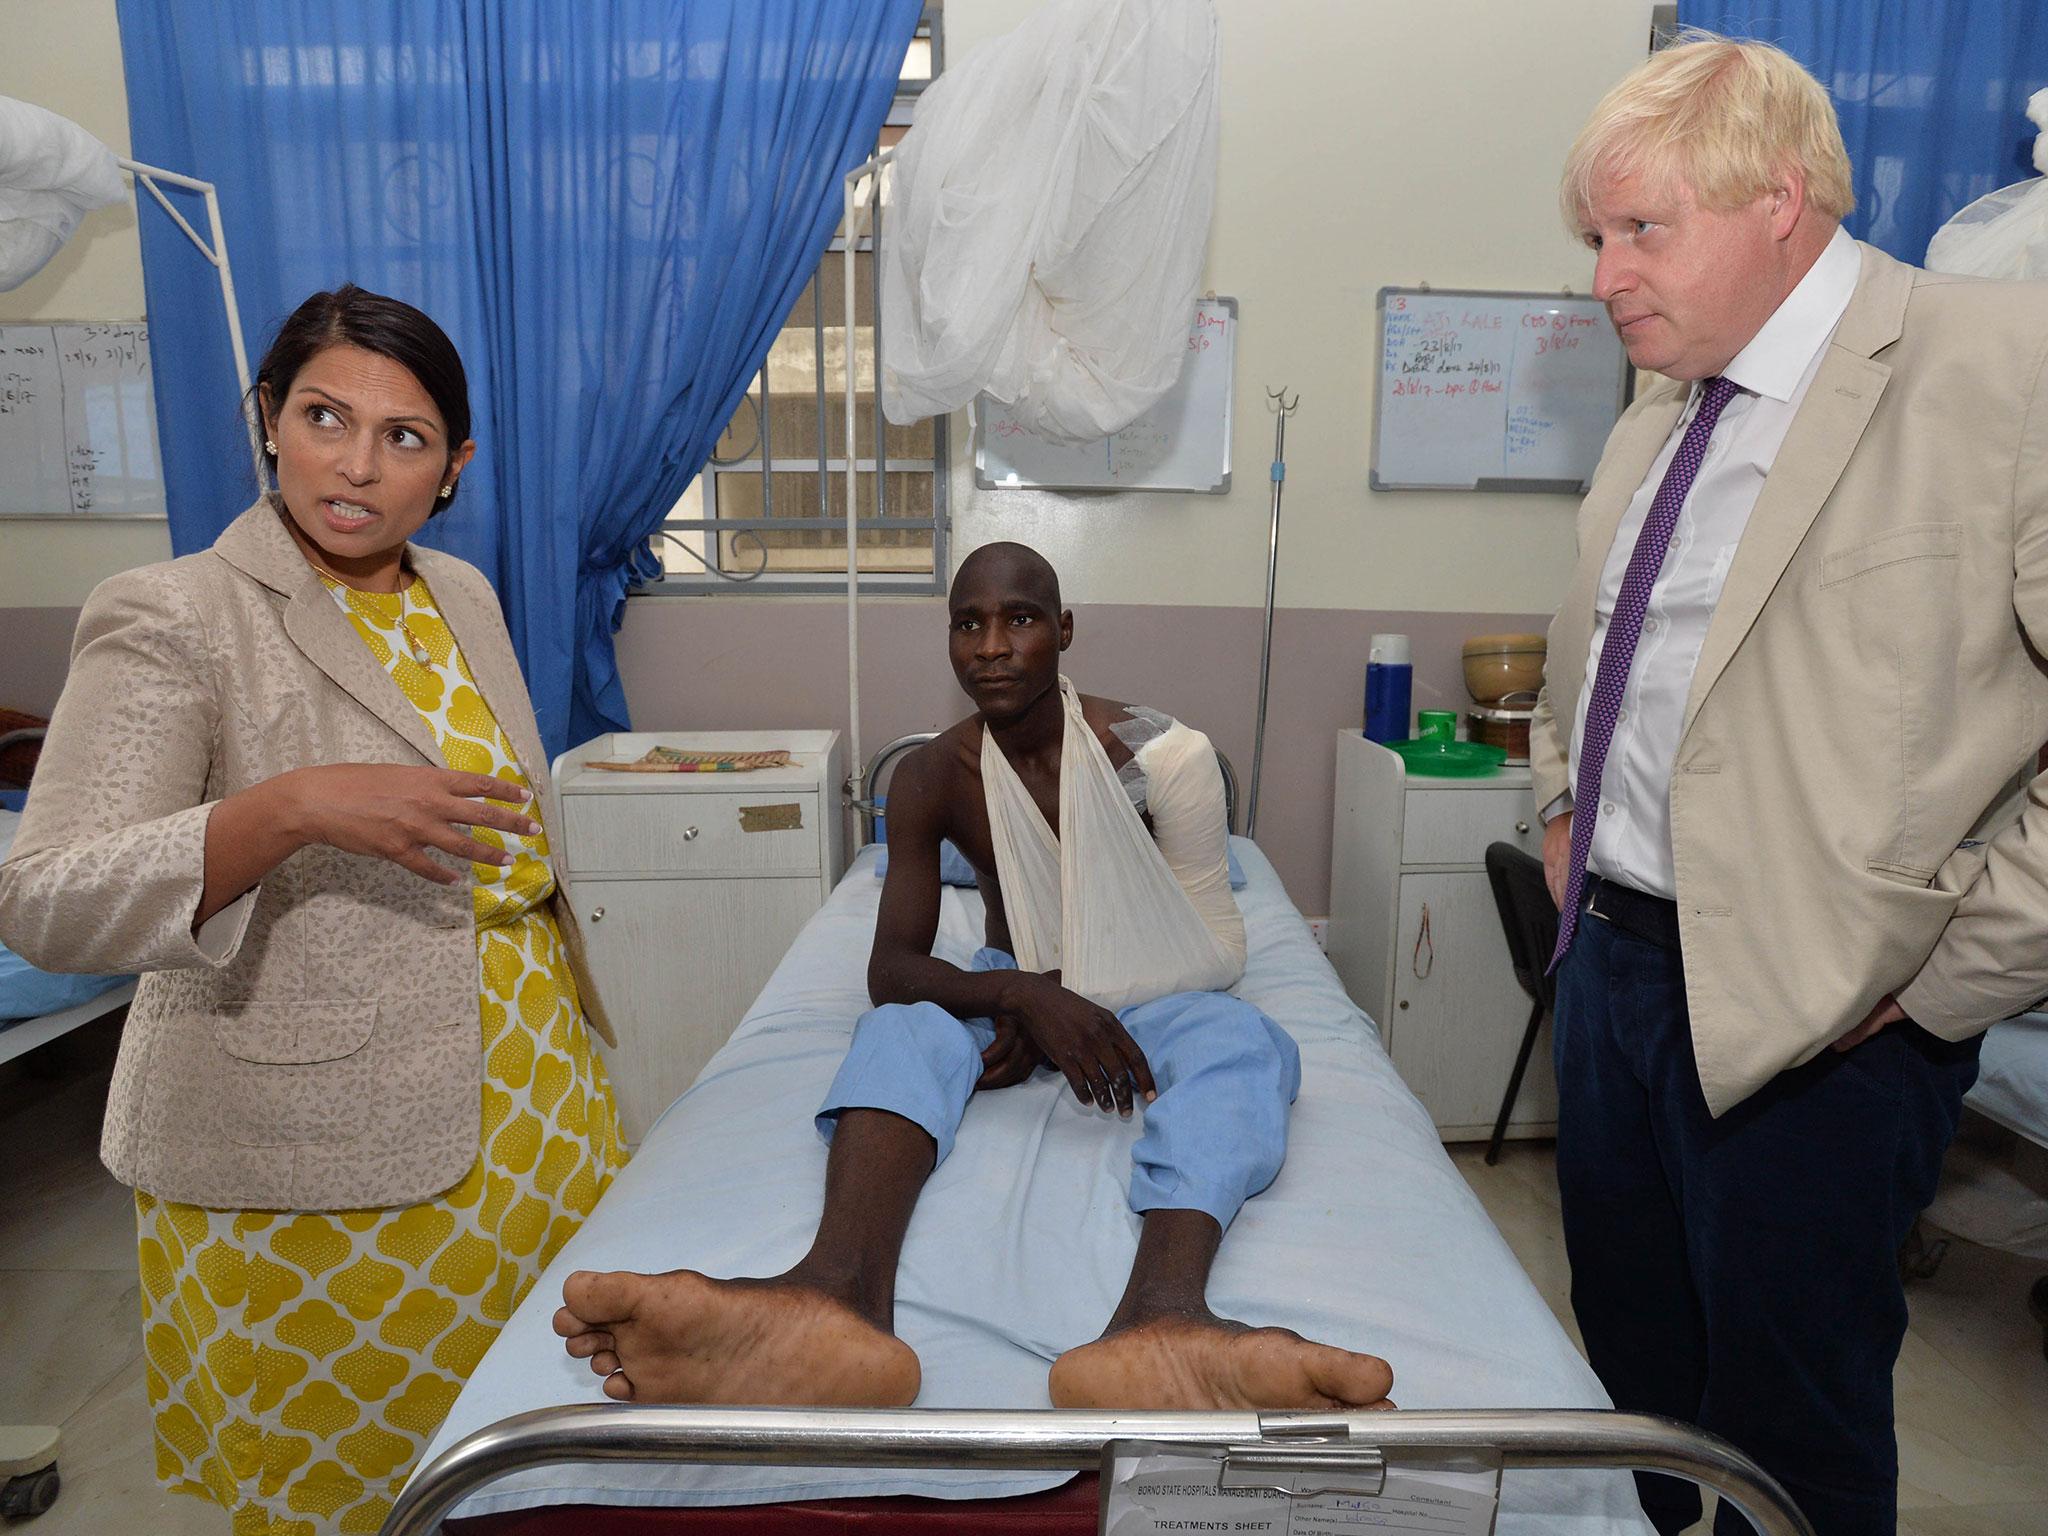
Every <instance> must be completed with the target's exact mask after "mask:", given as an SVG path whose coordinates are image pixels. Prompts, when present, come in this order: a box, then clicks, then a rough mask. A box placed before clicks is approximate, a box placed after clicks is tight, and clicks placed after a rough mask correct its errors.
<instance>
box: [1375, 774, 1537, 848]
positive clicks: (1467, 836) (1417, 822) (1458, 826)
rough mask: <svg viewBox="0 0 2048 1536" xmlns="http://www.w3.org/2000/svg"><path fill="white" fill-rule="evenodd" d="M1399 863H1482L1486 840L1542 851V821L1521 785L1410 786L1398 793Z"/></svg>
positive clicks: (1487, 841) (1527, 792)
mask: <svg viewBox="0 0 2048 1536" xmlns="http://www.w3.org/2000/svg"><path fill="white" fill-rule="evenodd" d="M1402 803H1403V804H1404V806H1405V807H1406V814H1405V815H1404V817H1403V820H1402V826H1401V862H1402V863H1403V864H1405V865H1417V864H1483V863H1485V862H1486V845H1487V844H1488V843H1513V844H1514V845H1515V846H1516V847H1518V848H1520V849H1522V850H1524V851H1525V852H1528V853H1533V854H1537V855H1539V856H1540V855H1541V854H1542V852H1543V825H1542V823H1541V822H1540V821H1539V820H1538V819H1537V817H1536V807H1535V806H1534V804H1532V803H1531V801H1530V798H1529V791H1527V790H1526V789H1434V790H1432V789H1414V788H1410V789H1409V791H1408V793H1407V794H1406V795H1405V796H1403V800H1402Z"/></svg>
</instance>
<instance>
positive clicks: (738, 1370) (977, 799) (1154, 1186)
mask: <svg viewBox="0 0 2048 1536" xmlns="http://www.w3.org/2000/svg"><path fill="white" fill-rule="evenodd" d="M950 606H951V619H952V622H951V642H950V644H951V653H952V662H953V670H954V673H955V675H956V676H957V677H958V678H959V680H960V686H961V687H962V688H963V689H965V690H966V692H967V695H968V697H969V698H971V699H972V700H973V701H974V704H975V713H974V714H972V715H970V716H969V717H968V718H967V719H965V720H963V721H961V722H960V723H959V724H958V725H955V726H954V727H953V728H952V729H951V730H949V731H947V732H945V733H944V734H943V735H941V736H940V737H939V738H938V739H937V740H935V741H933V742H932V743H930V744H929V745H928V746H926V747H924V748H922V749H920V750H919V751H918V752H916V753H915V754H913V755H912V756H910V757H909V758H907V759H905V760H904V762H903V764H902V766H901V767H900V768H899V769H898V770H897V772H896V774H895V776H894V778H893V779H892V781H891V783H890V792H889V860H890V862H889V870H888V878H887V883H886V884H885V885H884V887H883V890H882V904H881V917H880V921H879V923H878V925H877V928H876V933H875V947H874V952H873V957H872V959H871V961H870V963H869V968H868V987H869V991H870V992H871V994H872V995H873V998H874V1000H875V1002H876V1004H877V1005H878V1006H876V1007H875V1008H874V1009H873V1010H872V1011H871V1012H869V1013H867V1014H866V1015H864V1016H863V1017H862V1018H861V1020H860V1021H859V1024H858V1025H857V1027H856V1028H855V1030H854V1036H853V1044H852V1046H851V1048H850V1049H849V1050H848V1052H847V1056H846V1060H845V1063H844V1065H843V1066H842V1067H841V1069H840V1071H839V1075H838V1078H837V1079H836V1080H835V1081H834V1083H833V1085H832V1089H831V1092H830V1094H829V1095H828V1096H827V1098H826V1100H825V1103H824V1106H823V1108H822V1109H821V1110H820V1111H819V1113H818V1129H819V1132H820V1134H821V1135H823V1136H824V1137H825V1138H826V1139H827V1140H828V1141H829V1142H830V1143H831V1152H830V1154H829V1156H828V1158H827V1162H826V1170H825V1208H824V1214H823V1216H822V1218H821V1219H820V1221H819V1225H818V1232H817V1237H816V1239H815V1240H814V1242H813V1244H812V1246H811V1250H810V1252H809V1253H807V1254H806V1255H805V1256H804V1257H803V1258H802V1259H801V1260H800V1261H799V1262H798V1263H797V1264H796V1266H795V1267H794V1268H793V1269H790V1270H788V1271H786V1272H785V1273H783V1274H780V1275H776V1276H772V1277H769V1278H765V1279H732V1280H716V1279H711V1278H708V1277H706V1276H704V1275H701V1274H698V1273H696V1272H694V1271H691V1270H675V1271H671V1272H670V1273H668V1274H664V1275H641V1274H630V1273H610V1274H595V1273H591V1272H588V1271H581V1272H578V1273H576V1274H573V1275H571V1276H570V1277H569V1279H568V1281H567V1283H566V1284H565V1285H564V1287H563V1299H564V1300H565V1302H566V1303H567V1305H566V1306H564V1307H563V1308H562V1309H561V1311H559V1312H558V1313H557V1314H556V1315H555V1329H556V1332H558V1333H560V1334H561V1335H563V1336H564V1337H565V1338H566V1339H567V1341H568V1344H567V1347H568V1351H569V1353H570V1354H571V1355H574V1356H577V1357H579V1358H587V1359H588V1360H589V1361H590V1363H591V1368H592V1369H593V1370H595V1371H596V1372H597V1373H598V1374H600V1375H602V1376H604V1377H605V1378H606V1380H605V1391H606V1392H607V1393H608V1394H609V1395H610V1396H612V1397H615V1398H630V1399H633V1400H635V1401H643V1402H644V1401H662V1402H694V1403H713V1402H720V1403H750V1404H765V1403H800V1404H837V1405H873V1406H890V1405H901V1404H908V1403H910V1402H911V1401H912V1400H913V1399H914V1398H915V1397H916V1396H917V1392H918V1383H919V1369H918V1361H917V1356H916V1355H915V1353H913V1352H912V1350H911V1349H910V1347H909V1346H908V1345H907V1344H905V1343H904V1342H903V1341H902V1340H900V1339H898V1338H897V1337H896V1336H895V1334H894V1332H893V1331H892V1330H893V1325H894V1313H895V1291H896V1265H897V1257H898V1254H899V1252H900V1250H901V1248H902V1244H903V1236H904V1232H905V1229H906V1228H907V1227H908V1226H909V1223H910V1216H911V1211H912V1208H913V1207H914V1206H915V1205H916V1203H917V1199H918V1195H919V1192H920V1191H921V1190H922V1188H923V1186H924V1183H925V1180H926V1179H927V1178H928V1177H929V1176H930V1175H931V1172H932V1170H933V1169H934V1168H935V1167H937V1166H938V1164H939V1163H941V1162H943V1161H944V1160H945V1158H946V1155H947V1153H948V1152H949V1151H950V1150H951V1148H952V1144H953V1137H954V1133H955V1131H956V1130H957V1129H958V1127H959V1125H960V1121H961V1116H962V1114H963V1113H964V1111H965V1110H966V1107H967V1101H968V1099H969V1098H970V1097H971V1096H972V1095H973V1094H974V1093H975V1092H976V1091H977V1090H989V1089H999V1088H1005V1087H1009V1086H1010V1085H1012V1084H1015V1083H1019V1082H1022V1081H1023V1080H1024V1079H1025V1078H1027V1077H1029V1076H1030V1075H1031V1074H1032V1072H1033V1071H1034V1070H1037V1069H1038V1068H1040V1067H1050V1068H1052V1069H1054V1070H1057V1071H1058V1072H1060V1073H1061V1074H1063V1075H1064V1076H1065V1078H1066V1080H1067V1082H1068V1083H1069V1084H1070V1085H1071V1087H1072V1089H1073V1092H1074V1094H1075V1096H1076V1097H1077V1098H1078V1099H1080V1101H1081V1102H1082V1103H1083V1104H1085V1105H1089V1106H1092V1107H1093V1108H1095V1109H1097V1110H1101V1111H1103V1112H1105V1113H1110V1114H1118V1115H1123V1116H1126V1117H1127V1116H1129V1115H1131V1114H1132V1113H1134V1112H1139V1113H1142V1114H1143V1116H1144V1133H1143V1135H1142V1136H1141V1137H1140V1138H1139V1139H1138V1141H1137V1143H1136V1145H1135V1147H1134V1148H1133V1151H1132V1165H1133V1166H1132V1170H1131V1181H1130V1204H1131V1208H1132V1209H1133V1210H1134V1211H1136V1212H1138V1213H1139V1215H1140V1217H1141V1218H1142V1221H1141V1227H1140V1234H1139V1239H1138V1249H1137V1257H1136V1259H1135V1261H1134V1263H1133V1264H1132V1268H1131V1275H1130V1282H1129V1284H1128V1286H1127V1288H1126V1289H1125V1291H1124V1295H1123V1299H1122V1301H1121V1302H1120V1303H1119V1304H1118V1306H1117V1309H1116V1313H1115V1315H1114V1316H1113V1317H1111V1318H1110V1320H1109V1325H1108V1327H1107V1328H1105V1329H1104V1331H1103V1333H1102V1336H1101V1337H1100V1338H1098V1339H1095V1340H1094V1341H1092V1342H1089V1343H1085V1344H1082V1345H1080V1346H1079V1347H1078V1348H1074V1349H1070V1350H1068V1351H1067V1352H1066V1353H1065V1354H1063V1355H1061V1356H1060V1357H1059V1358H1058V1360H1056V1361H1055V1362H1054V1363H1053V1366H1052V1374H1051V1381H1050V1389H1051V1395H1052V1400H1053V1402H1054V1404H1055V1405H1056V1406H1059V1407H1067V1408H1090V1407H1094V1408H1169V1409H1202V1408H1330V1407H1364V1406H1370V1405H1374V1404H1379V1403H1381V1402H1382V1401H1383V1400H1384V1399H1385V1397H1386V1395H1387V1392H1388V1390H1389V1388H1390V1387H1391V1385H1392V1379H1393V1378H1392V1373H1391V1372H1390V1371H1389V1369H1388V1367H1387V1365H1386V1363H1385V1362H1384V1361H1381V1360H1378V1359H1376V1358H1374V1357H1372V1356H1370V1355H1361V1354H1353V1353H1351V1352H1349V1351H1346V1350H1342V1349H1336V1348H1332V1347H1330V1346H1328V1345H1324V1344H1317V1343H1312V1342H1310V1341H1308V1340H1305V1339H1303V1338H1302V1337H1300V1336H1299V1335H1298V1334H1295V1333H1292V1332H1290V1331H1288V1330H1286V1329H1281V1328H1251V1327H1247V1326H1246V1325H1245V1324H1243V1323H1240V1322H1233V1321H1231V1320H1229V1319H1226V1318H1220V1317H1218V1316H1216V1315H1215V1314H1214V1313H1213V1312H1211V1311H1210V1310H1209V1307H1208V1304H1207V1300H1206V1290H1207V1282H1208V1276H1209V1269H1210V1265H1211V1263H1212V1262H1213V1261H1214V1259H1215V1257H1216V1250H1217V1246H1218V1244H1219V1243H1221V1241H1222V1238H1223V1233H1224V1231H1225V1229H1226V1228H1227V1227H1229V1225H1230V1222H1231V1219H1232V1218H1233V1217H1234V1216H1235V1215H1236V1214H1237V1211H1238V1208H1239V1207H1240V1206H1241V1205H1243V1203H1244V1202H1245V1201H1246V1200H1247V1199H1249V1198H1250V1197H1251V1196H1253V1195H1255V1194H1257V1193H1258V1192H1259V1191H1260V1190H1262V1189H1263V1188H1265V1187H1266V1185H1268V1184H1269V1183H1271V1182H1272V1180H1273V1177H1274V1175H1275V1174H1276V1173H1278V1171H1279V1169H1280V1164H1281V1160H1282V1158H1283V1157H1284V1155H1285V1153H1286V1146H1287V1117H1288V1108H1289V1105H1290V1104H1291V1103H1292V1102H1293V1099H1294V1095H1295V1091H1296V1089H1297V1087H1298V1086H1299V1083H1300V1065H1299V1060H1298V1057H1297V1054H1296V1051H1295V1047H1294V1042H1293V1041H1292V1040H1290V1039H1289V1038H1288V1036H1287V1035H1286V1034H1285V1033H1283V1032H1282V1031H1281V1030H1280V1029H1279V1027H1278V1026H1276V1025H1275V1024H1274V1023H1272V1021H1271V1020H1269V1019H1267V1018H1266V1017H1265V1016H1264V1015H1263V1014H1262V1013H1260V1012H1259V1011H1258V1010H1257V1009H1256V1008H1254V1007H1252V1006H1251V1005H1250V1004H1249V1003H1246V1002H1242V1001H1240V1000H1239V999H1237V998H1235V997H1232V996H1230V995H1229V994H1228V993H1227V992H1225V991H1224V990H1223V989H1224V988H1226V987H1229V986H1231V985H1232V984H1233V983H1235V982H1236V981H1237V979H1238V978H1239V976H1241V975H1242V974H1243V971H1244V961H1245V939H1244V923H1243V919H1242V918H1241V917H1240V915H1239V913H1238V910H1237V906H1236V903H1235V902H1234V900H1233V899H1232V896H1231V892H1230V886H1229V877H1228V872H1227V862H1226V838H1227V829H1226V827H1225V822H1224V803H1223V784H1222V776H1221V774H1220V772H1219V770H1218V768H1217V766H1216V759H1215V754H1214V753H1213V751H1212V750H1211V749H1210V746H1209V742H1208V739H1207V738H1206V737H1204V736H1202V735H1201V734H1200V733H1199V732H1197V731H1193V730H1190V729H1189V728H1188V727H1186V726H1184V725H1181V724H1179V723H1178V722H1175V721H1172V720H1170V719H1168V718H1167V717H1165V716H1163V715H1160V714H1157V713H1155V712H1153V711H1150V710H1145V709H1133V708H1126V707H1125V706H1123V705H1120V704H1113V703H1111V702H1109V701H1108V700H1106V699H1098V698H1093V697H1090V696H1087V695H1084V694H1079V693H1077V692H1075V690H1074V688H1073V685H1072V684H1071V683H1069V682H1068V681H1067V680H1066V679H1065V678H1063V677H1062V676H1060V673H1059V659H1060V653H1061V652H1062V651H1064V650H1065V649H1066V648H1067V646H1068V644H1069V643H1070V642H1071V640H1072V636H1073V618H1072V615H1070V614H1068V613H1066V612H1065V611H1063V610H1062V608H1061V606H1060V594H1059V583H1058V579H1057V577H1055V575H1054V574H1053V570H1052V567H1051V566H1049V565H1048V564H1047V563H1046V562H1045V560H1044V559H1042V558H1041V557H1040V556H1039V555H1038V554H1036V553H1035V552H1033V551H1032V550H1029V549H1027V548H1024V547H1023V546H1022V545H1017V544H994V545H989V546H987V547H984V548H982V549H979V550H976V551H975V552H974V553H973V554H972V555H970V556H969V557H968V558H967V560H966V561H965V562H963V564H962V565H961V568H960V573H959V575H958V577H957V578H956V579H955V581H954V583H953V590H952V595H951V598H950ZM946 840H950V841H951V842H953V843H954V844H956V845H957V846H958V847H959V848H960V850H961V851H962V852H964V853H965V854H966V856H967V859H968V860H969V862H970V863H972V864H973V866H974V870H975V874H976V877H977V879H978V883H979V884H980V887H981V890H982V893H983V895H984V897H985V898H986V904H987V910H988V929H987V947H986V948H984V949H982V950H981V951H980V952H979V953H977V954H976V955H975V956H974V958H973V961H972V962H971V964H970V965H969V967H968V968H967V969H966V970H962V969H960V968H959V967H957V966H954V965H951V964H949V963H947V962H946V961H944V960H941V959H938V958H937V957H935V956H934V955H933V954H932V953H931V947H932V941H933V938H934V937H935V935H936V934H937V931H938V922H939V895H940V886H939V861H940V849H941V844H942V842H944V841H946ZM1013 957H1014V958H1013Z"/></svg>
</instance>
